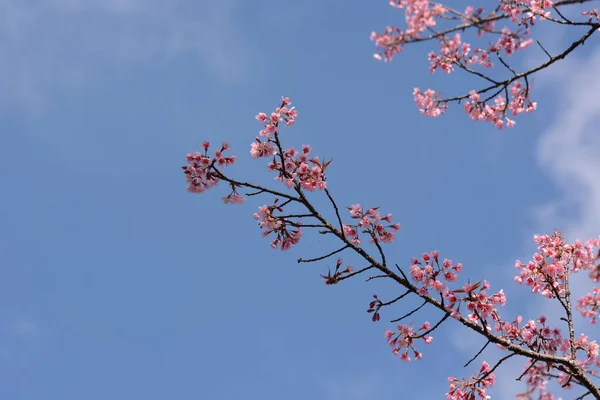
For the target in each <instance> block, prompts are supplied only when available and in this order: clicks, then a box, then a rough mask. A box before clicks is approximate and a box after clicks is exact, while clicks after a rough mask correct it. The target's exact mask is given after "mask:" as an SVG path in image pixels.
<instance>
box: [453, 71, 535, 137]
mask: <svg viewBox="0 0 600 400" xmlns="http://www.w3.org/2000/svg"><path fill="white" fill-rule="evenodd" d="M510 92H511V95H512V100H511V102H510V104H506V99H505V98H504V97H503V96H496V98H495V99H494V105H489V104H487V103H486V101H483V100H481V97H480V95H479V93H477V92H476V91H475V90H472V91H471V92H470V94H469V99H471V101H467V102H465V111H466V112H467V113H468V114H469V116H470V117H471V119H473V120H476V121H488V122H491V123H493V124H494V125H495V126H496V127H497V128H500V129H502V128H503V127H504V122H505V121H506V126H508V127H509V128H510V127H513V126H514V125H515V121H514V120H512V119H510V118H508V117H507V116H506V112H507V110H509V109H510V110H511V111H512V115H518V114H521V113H530V112H532V111H534V110H535V109H536V108H537V103H535V102H531V100H529V98H528V93H527V90H525V89H523V88H522V84H521V82H520V81H517V82H515V83H514V84H513V86H512V87H511V89H510Z"/></svg>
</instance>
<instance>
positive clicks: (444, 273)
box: [410, 250, 463, 296]
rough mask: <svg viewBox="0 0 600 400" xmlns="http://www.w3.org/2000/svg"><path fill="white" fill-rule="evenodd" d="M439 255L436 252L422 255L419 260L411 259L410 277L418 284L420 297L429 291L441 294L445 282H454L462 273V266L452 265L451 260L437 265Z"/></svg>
mask: <svg viewBox="0 0 600 400" xmlns="http://www.w3.org/2000/svg"><path fill="white" fill-rule="evenodd" d="M439 254H440V252H439V251H437V250H434V251H432V252H431V253H423V255H422V256H421V259H422V260H423V262H421V261H420V260H418V259H416V258H413V259H412V263H411V266H410V276H411V278H412V280H413V281H414V282H415V283H417V284H420V285H421V286H420V287H419V289H418V293H419V294H420V295H421V296H425V295H428V294H429V289H432V290H435V291H436V292H442V291H443V290H444V289H445V288H446V285H445V284H444V282H443V281H442V280H444V281H446V282H455V281H456V279H457V277H458V275H457V274H459V273H460V272H461V271H462V268H463V266H462V264H460V263H459V264H456V265H453V264H452V260H448V259H445V260H444V261H443V262H442V264H441V265H440V263H439Z"/></svg>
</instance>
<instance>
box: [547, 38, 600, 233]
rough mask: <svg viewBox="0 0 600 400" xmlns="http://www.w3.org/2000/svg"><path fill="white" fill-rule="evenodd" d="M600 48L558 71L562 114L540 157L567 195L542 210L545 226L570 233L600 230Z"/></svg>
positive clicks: (551, 128) (557, 92) (558, 109)
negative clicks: (599, 66)
mask: <svg viewBox="0 0 600 400" xmlns="http://www.w3.org/2000/svg"><path fill="white" fill-rule="evenodd" d="M598 65H600V49H598V50H596V51H595V52H594V53H592V54H591V56H590V57H589V58H587V59H579V60H573V59H572V62H571V63H570V68H569V69H566V70H562V72H561V73H560V75H559V76H553V77H552V79H553V80H554V82H555V87H554V91H555V95H556V101H555V104H556V111H555V112H554V115H555V116H556V117H555V118H554V119H553V120H551V121H549V128H548V129H547V130H546V131H545V132H544V133H543V134H542V135H541V137H540V140H539V146H538V154H537V156H538V161H539V165H540V167H541V168H542V170H543V171H545V172H546V173H547V176H548V177H549V178H550V179H551V180H552V181H554V183H555V184H556V185H557V187H558V188H559V189H560V191H561V193H562V196H561V197H560V198H559V199H558V200H556V201H550V202H548V203H547V204H545V205H543V206H541V207H540V208H539V209H538V210H537V211H538V215H539V217H540V225H541V227H542V228H544V229H545V230H548V229H550V230H552V228H553V227H557V228H559V227H560V228H561V229H563V230H564V231H563V233H565V235H566V236H567V237H568V238H569V239H571V240H572V239H575V238H580V239H585V238H587V237H592V236H593V237H597V236H598V234H600V136H599V135H598V131H599V129H598V127H599V126H600V79H598V78H599V77H600V72H599V71H598V67H597V66H598Z"/></svg>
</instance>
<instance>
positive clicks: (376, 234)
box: [343, 204, 400, 244]
mask: <svg viewBox="0 0 600 400" xmlns="http://www.w3.org/2000/svg"><path fill="white" fill-rule="evenodd" d="M378 209H379V207H375V208H369V209H368V210H367V211H363V209H362V207H361V206H360V204H354V205H353V206H352V207H348V210H350V215H352V217H351V218H352V219H355V220H358V222H357V223H356V224H355V225H344V226H343V229H344V235H346V237H347V238H348V239H350V240H351V241H352V243H355V244H360V239H359V237H358V233H359V231H360V232H362V233H364V234H368V235H369V236H370V237H371V239H370V242H371V243H379V242H383V243H391V242H392V241H393V240H394V238H395V237H396V235H395V233H394V231H395V232H397V231H399V230H400V224H398V223H396V224H392V214H387V215H386V216H385V217H382V216H381V214H380V213H379V211H377V210H378ZM382 222H387V223H388V224H389V225H384V224H383V223H382Z"/></svg>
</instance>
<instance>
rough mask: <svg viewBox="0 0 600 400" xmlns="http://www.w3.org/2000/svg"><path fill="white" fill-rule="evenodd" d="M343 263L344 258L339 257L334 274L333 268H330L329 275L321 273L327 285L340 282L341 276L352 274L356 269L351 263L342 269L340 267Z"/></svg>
mask: <svg viewBox="0 0 600 400" xmlns="http://www.w3.org/2000/svg"><path fill="white" fill-rule="evenodd" d="M343 263H344V260H342V259H341V258H338V260H337V262H336V264H335V270H334V272H333V274H332V273H331V270H329V272H328V273H327V275H321V277H322V278H323V279H325V284H326V285H335V284H336V283H339V281H340V278H342V277H344V276H347V275H348V274H351V273H352V272H353V271H354V269H353V268H352V267H351V266H350V265H348V266H347V267H346V268H344V269H343V270H341V271H340V267H341V266H342V264H343Z"/></svg>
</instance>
